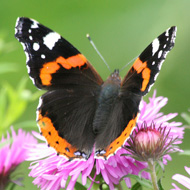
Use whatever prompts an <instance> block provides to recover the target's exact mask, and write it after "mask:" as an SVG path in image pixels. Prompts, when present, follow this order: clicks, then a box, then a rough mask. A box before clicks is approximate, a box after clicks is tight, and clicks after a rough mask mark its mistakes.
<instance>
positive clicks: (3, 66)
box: [0, 63, 18, 74]
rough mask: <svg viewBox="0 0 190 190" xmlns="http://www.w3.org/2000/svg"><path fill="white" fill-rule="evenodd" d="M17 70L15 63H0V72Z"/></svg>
mask: <svg viewBox="0 0 190 190" xmlns="http://www.w3.org/2000/svg"><path fill="white" fill-rule="evenodd" d="M16 71H18V66H17V65H16V64H15V63H0V74H4V73H8V72H16Z"/></svg>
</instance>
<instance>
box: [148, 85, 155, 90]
mask: <svg viewBox="0 0 190 190" xmlns="http://www.w3.org/2000/svg"><path fill="white" fill-rule="evenodd" d="M153 85H154V83H153V84H151V85H150V86H149V87H148V92H149V91H150V89H151V88H152V86H153Z"/></svg>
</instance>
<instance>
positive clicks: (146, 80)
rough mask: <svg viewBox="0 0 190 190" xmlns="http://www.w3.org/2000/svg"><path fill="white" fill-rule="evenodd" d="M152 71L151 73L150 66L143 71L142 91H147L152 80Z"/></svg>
mask: <svg viewBox="0 0 190 190" xmlns="http://www.w3.org/2000/svg"><path fill="white" fill-rule="evenodd" d="M150 73H151V71H150V69H149V68H148V67H147V68H145V69H144V70H143V71H142V78H143V82H142V87H141V91H145V89H146V87H147V85H148V83H149V81H150Z"/></svg>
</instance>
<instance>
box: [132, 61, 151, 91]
mask: <svg viewBox="0 0 190 190" xmlns="http://www.w3.org/2000/svg"><path fill="white" fill-rule="evenodd" d="M133 68H134V69H135V71H136V72H137V73H138V74H139V73H141V72H142V78H143V82H142V87H141V91H142V92H143V91H145V89H146V87H147V85H148V83H149V81H150V74H151V70H150V69H149V68H148V67H147V62H144V63H143V62H142V61H141V60H140V59H139V58H137V59H136V61H135V62H134V64H133Z"/></svg>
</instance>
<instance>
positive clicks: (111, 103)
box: [15, 17, 177, 160]
mask: <svg viewBox="0 0 190 190" xmlns="http://www.w3.org/2000/svg"><path fill="white" fill-rule="evenodd" d="M176 30H177V29H176V27H175V26H173V27H171V28H169V29H168V30H166V31H165V32H164V33H163V34H161V35H160V36H159V37H158V38H156V39H155V40H154V41H153V42H152V43H151V44H150V45H149V46H148V47H147V48H146V49H145V50H144V51H143V52H142V53H141V54H140V56H139V57H138V58H137V59H136V61H135V62H134V63H133V65H132V67H131V68H130V70H129V71H128V73H127V75H126V76H125V78H124V79H123V80H121V78H120V76H119V70H115V71H114V72H113V73H112V74H111V75H110V76H109V77H108V79H107V80H106V81H105V82H104V81H103V80H102V78H101V77H100V75H99V74H98V73H97V72H96V70H95V69H94V68H93V67H92V65H91V64H90V63H89V62H88V60H87V59H86V58H85V57H84V56H83V55H82V54H81V53H80V52H79V51H78V50H77V49H76V48H75V47H73V46H72V45H71V44H70V43H69V42H68V41H66V40H65V39H64V38H62V37H61V36H60V35H59V34H58V33H56V32H54V31H52V30H50V29H49V28H46V27H45V26H43V25H41V24H40V23H38V22H37V21H35V20H32V19H29V18H24V17H21V18H18V20H17V22H16V33H15V37H16V38H17V39H18V40H19V42H20V43H21V44H22V45H23V47H24V51H25V53H26V57H27V60H26V62H27V68H28V73H29V76H30V78H31V79H32V81H33V83H34V84H35V85H36V86H37V87H38V88H39V89H44V90H47V92H46V93H45V94H44V95H42V97H41V98H40V101H39V105H38V108H37V122H38V125H39V128H40V131H41V134H42V135H43V136H44V137H45V138H46V140H47V143H48V145H49V146H51V147H53V148H54V149H55V150H56V152H57V153H58V154H60V155H64V156H66V157H67V158H69V159H70V160H71V159H73V158H80V159H82V158H85V159H88V158H89V156H90V155H91V153H92V150H93V147H95V156H96V157H98V158H105V159H107V158H108V157H109V156H111V155H113V154H115V153H116V151H117V150H118V149H119V148H120V147H122V146H123V144H124V143H125V141H126V140H127V139H128V138H129V136H130V134H131V132H132V130H133V129H134V128H135V125H136V121H137V115H138V112H139V104H140V101H141V99H142V97H143V96H144V95H145V94H147V93H148V91H149V89H150V87H151V86H152V85H153V84H154V82H155V80H156V78H157V76H158V74H159V71H160V69H161V66H162V63H163V61H164V59H165V58H166V55H167V53H168V52H169V51H170V50H171V49H172V48H173V46H174V42H175V36H176Z"/></svg>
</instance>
